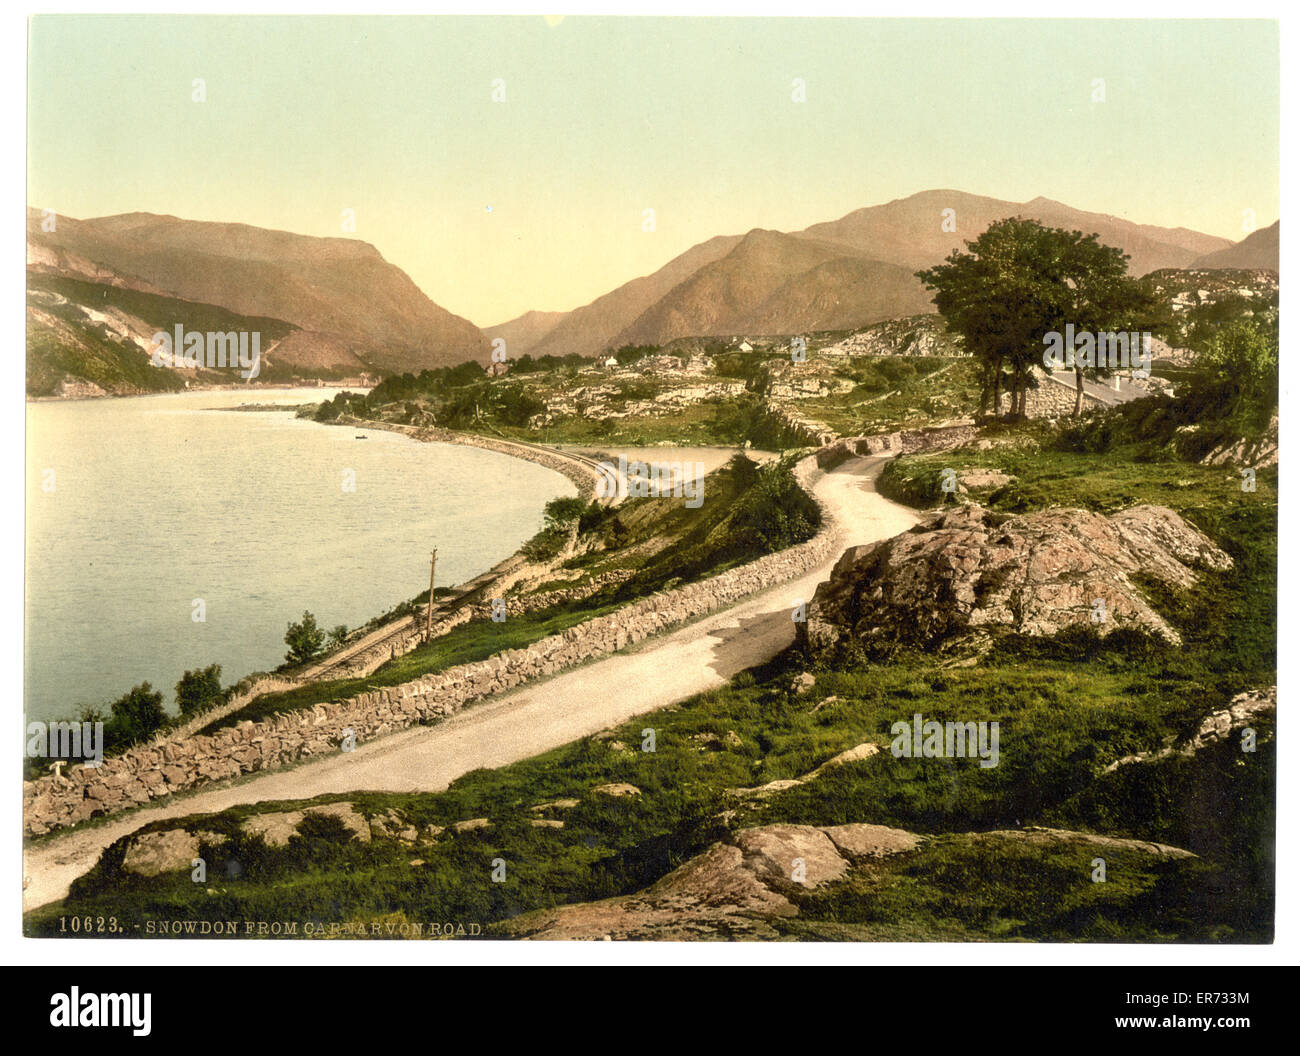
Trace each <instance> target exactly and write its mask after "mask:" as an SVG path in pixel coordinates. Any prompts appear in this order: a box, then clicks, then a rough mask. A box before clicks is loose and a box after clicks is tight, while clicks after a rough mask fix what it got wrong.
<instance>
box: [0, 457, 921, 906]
mask: <svg viewBox="0 0 1300 1056" xmlns="http://www.w3.org/2000/svg"><path fill="white" fill-rule="evenodd" d="M886 461H887V459H884V458H858V459H852V460H850V461H849V462H846V463H844V464H843V465H841V466H840V467H838V468H837V469H836V470H834V471H833V472H831V473H828V474H827V475H826V476H824V477H822V478H821V479H820V480H819V481H818V482H817V484H816V485H815V490H816V492H817V494H818V497H819V498H821V500H822V501H823V502H824V503H826V505H827V506H828V507H829V508H830V509H831V511H832V513H833V514H834V516H835V517H836V518H837V520H838V522H839V530H840V532H841V534H842V537H843V546H837V547H835V548H834V549H833V551H832V555H833V556H832V558H831V559H830V560H829V561H827V562H825V563H824V564H822V565H820V566H818V567H817V568H814V569H812V570H811V571H809V572H807V573H805V574H804V575H803V576H801V577H800V578H798V579H796V580H794V581H792V582H790V583H785V584H782V585H780V586H776V587H772V588H770V589H769V590H766V591H764V592H762V593H760V594H755V595H753V596H752V597H749V598H746V599H745V600H744V601H742V602H740V603H739V604H737V605H734V606H732V607H731V608H729V609H725V610H723V611H721V612H717V613H713V614H712V615H710V616H707V617H705V618H704V619H702V620H699V621H696V622H695V623H692V624H689V625H687V626H685V627H682V628H680V629H678V630H676V631H673V632H671V633H669V634H666V635H662V636H660V637H657V638H654V639H651V640H649V641H647V642H645V643H643V644H642V645H641V646H640V647H639V648H638V649H636V650H635V651H632V652H624V653H618V654H615V655H613V656H609V657H606V658H605V659H603V660H597V661H595V662H593V663H590V664H587V665H586V666H584V667H579V668H575V669H573V670H571V671H567V672H563V673H561V674H558V675H556V676H554V677H553V678H550V679H548V680H546V681H545V682H538V683H534V684H531V685H527V686H521V687H520V688H518V689H516V690H512V691H511V692H509V693H505V694H502V695H500V696H497V697H494V698H492V699H489V700H484V701H481V702H479V703H476V704H474V705H472V706H471V707H469V708H466V709H465V710H464V711H462V712H460V713H458V714H457V715H454V716H453V717H452V718H450V719H448V720H446V721H445V722H442V723H440V724H438V725H437V726H417V727H413V728H411V729H408V730H404V731H402V732H400V733H395V734H392V735H390V736H388V737H384V738H381V739H380V740H377V741H371V742H369V743H366V744H362V745H360V746H358V748H357V749H356V751H354V752H351V753H349V754H347V755H342V754H340V755H336V756H331V757H329V758H327V759H323V760H321V761H319V762H314V763H309V764H306V765H303V766H300V767H296V768H294V769H292V770H284V771H269V772H266V773H264V774H259V775H257V776H255V777H252V778H249V779H246V780H244V781H242V782H241V783H238V784H234V785H228V786H224V787H218V788H213V789H211V790H210V791H207V792H200V793H197V794H195V795H191V796H186V797H183V798H181V799H179V800H177V801H175V802H173V803H169V804H165V805H162V806H159V807H153V808H148V809H145V810H141V811H137V812H136V813H133V814H131V815H128V816H125V817H123V818H120V819H118V820H115V821H110V822H107V823H105V824H103V825H100V826H96V827H94V828H90V829H85V830H81V831H78V832H72V833H69V834H67V835H66V836H63V837H56V838H55V839H53V840H51V841H49V842H47V843H45V844H42V845H41V846H39V847H37V848H35V849H33V850H30V851H28V852H27V853H26V855H25V869H24V876H26V877H30V878H31V881H30V884H29V885H28V887H27V889H26V890H25V891H24V893H23V908H24V909H31V908H34V907H36V906H40V905H44V904H45V903H47V902H52V901H55V900H57V899H60V898H62V897H63V896H64V895H66V894H67V890H68V885H69V884H70V883H71V882H72V880H73V879H75V878H76V877H78V876H80V875H81V874H82V873H84V872H86V871H87V870H88V869H89V868H90V867H91V866H92V865H93V864H94V862H95V860H96V858H98V856H99V854H100V852H101V851H102V850H103V849H104V848H105V847H107V846H108V845H109V844H110V843H112V842H113V841H114V840H116V839H118V838H120V837H122V836H125V835H126V834H127V833H129V832H132V831H134V830H135V829H137V828H139V827H140V826H141V825H144V824H146V823H148V822H151V821H157V820H159V819H162V818H172V817H181V816H184V815H187V814H197V813H208V812H214V811H220V810H225V809H226V808H227V807H231V806H234V805H236V804H239V803H257V802H261V801H264V800H275V799H309V798H311V797H312V796H318V795H321V794H323V793H326V792H355V791H359V790H371V791H392V792H413V791H420V792H438V791H441V790H442V789H445V788H446V787H447V786H448V785H449V784H450V783H451V782H452V781H454V780H455V779H456V778H457V777H460V776H461V775H462V774H465V773H468V772H469V771H471V770H477V769H480V768H484V767H487V768H491V767H499V766H505V765H507V764H509V763H514V762H518V761H519V760H521V759H527V758H529V757H531V756H534V755H537V754H538V753H540V752H544V751H548V750H550V749H552V748H557V747H559V746H560V745H563V744H567V743H569V742H570V741H573V740H576V739H578V738H580V737H585V736H588V735H589V734H593V733H597V732H599V731H600V730H603V729H606V728H607V727H610V726H615V725H618V724H619V723H622V722H625V721H627V720H628V719H630V718H632V717H633V716H636V715H639V714H643V713H645V712H649V711H654V710H655V709H656V708H661V707H663V706H664V705H666V704H670V703H672V702H673V701H676V700H681V699H683V698H685V697H689V696H692V695H694V694H696V693H700V692H703V691H704V690H707V689H711V688H713V687H715V686H719V685H722V684H723V683H725V682H726V681H727V680H728V679H730V678H731V676H733V675H734V674H736V673H737V672H739V671H743V670H744V669H745V668H747V667H752V666H754V665H755V664H758V663H762V662H763V661H765V660H768V659H770V658H771V657H772V656H774V655H775V654H776V653H778V652H780V651H781V650H782V649H784V648H785V647H786V646H787V645H789V644H790V643H791V642H792V641H793V640H794V623H793V621H792V620H791V611H792V610H793V608H794V607H795V605H796V604H798V602H800V601H808V600H811V598H812V595H813V592H814V591H815V590H816V589H817V585H818V584H819V583H820V582H822V580H824V579H825V578H826V577H827V576H828V575H829V573H830V570H831V567H832V566H833V565H834V563H835V561H836V560H837V559H838V558H839V555H840V553H841V552H842V550H843V548H844V547H848V546H857V545H861V544H863V543H869V542H875V541H876V540H879V539H886V538H889V537H890V536H893V535H897V534H898V533H899V532H903V531H906V530H907V529H908V528H910V527H911V526H912V525H913V524H915V523H916V519H917V518H916V515H915V514H914V513H913V511H911V510H909V509H907V508H906V507H904V506H899V505H897V504H896V503H893V502H890V501H889V500H887V499H885V498H883V497H882V496H880V495H878V494H877V493H876V490H875V480H876V477H877V476H878V475H879V472H880V470H881V468H882V467H883V465H884V463H885V462H886Z"/></svg>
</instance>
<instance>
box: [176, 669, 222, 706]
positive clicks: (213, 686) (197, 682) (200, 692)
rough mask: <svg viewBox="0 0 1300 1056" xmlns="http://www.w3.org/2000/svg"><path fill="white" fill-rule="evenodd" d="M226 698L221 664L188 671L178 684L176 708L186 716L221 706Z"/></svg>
mask: <svg viewBox="0 0 1300 1056" xmlns="http://www.w3.org/2000/svg"><path fill="white" fill-rule="evenodd" d="M224 697H225V693H224V692H223V691H222V689H221V665H220V664H209V665H208V666H207V667H204V668H196V669H195V670H193V671H186V672H185V674H183V675H181V680H180V681H179V682H177V683H176V706H177V707H178V708H179V709H180V713H181V714H182V715H184V716H190V715H197V714H199V713H200V712H203V711H207V710H208V709H209V708H211V707H213V706H215V705H216V704H219V703H220V702H221V700H222V699H223V698H224Z"/></svg>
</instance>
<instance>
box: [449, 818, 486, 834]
mask: <svg viewBox="0 0 1300 1056" xmlns="http://www.w3.org/2000/svg"><path fill="white" fill-rule="evenodd" d="M491 824H492V822H491V821H489V820H488V819H487V818H470V819H469V820H467V821H458V822H456V823H455V824H453V825H452V827H451V829H452V831H453V832H474V831H476V830H477V829H486V828H487V827H488V826H490V825H491Z"/></svg>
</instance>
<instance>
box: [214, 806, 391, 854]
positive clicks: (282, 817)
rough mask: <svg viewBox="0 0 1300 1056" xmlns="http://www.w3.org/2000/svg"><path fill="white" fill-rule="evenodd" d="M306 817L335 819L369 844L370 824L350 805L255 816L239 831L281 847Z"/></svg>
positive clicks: (294, 833)
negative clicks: (314, 815)
mask: <svg viewBox="0 0 1300 1056" xmlns="http://www.w3.org/2000/svg"><path fill="white" fill-rule="evenodd" d="M308 814H318V815H325V816H327V817H334V818H338V819H339V820H340V821H341V822H343V825H344V827H345V828H346V829H347V830H348V831H349V832H351V833H352V835H353V836H355V837H356V838H357V839H358V840H360V841H361V842H362V843H369V842H370V825H369V823H368V822H367V821H366V819H365V815H363V814H361V813H360V812H359V811H358V810H357V809H356V807H354V806H353V805H352V804H351V803H328V804H326V805H325V806H323V807H310V808H309V809H307V810H289V811H281V812H276V813H273V814H254V815H253V816H252V817H250V818H245V819H244V821H243V824H242V825H240V828H241V829H243V830H244V831H245V832H247V833H249V834H250V835H255V836H261V837H262V839H263V840H265V841H266V843H267V844H269V845H270V846H272V847H284V846H286V845H287V844H288V843H289V840H290V838H291V837H293V836H296V835H297V834H298V826H299V825H300V824H301V823H302V821H303V819H304V818H305V817H306V816H307V815H308Z"/></svg>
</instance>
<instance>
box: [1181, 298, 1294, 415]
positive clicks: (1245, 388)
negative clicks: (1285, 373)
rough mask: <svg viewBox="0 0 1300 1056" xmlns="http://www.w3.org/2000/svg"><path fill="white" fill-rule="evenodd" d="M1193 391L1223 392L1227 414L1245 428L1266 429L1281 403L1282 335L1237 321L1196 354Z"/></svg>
mask: <svg viewBox="0 0 1300 1056" xmlns="http://www.w3.org/2000/svg"><path fill="white" fill-rule="evenodd" d="M1196 371H1197V375H1198V377H1197V379H1196V381H1195V382H1194V383H1193V386H1192V388H1193V391H1194V392H1196V391H1202V392H1203V391H1207V390H1208V391H1210V392H1214V393H1218V394H1220V397H1221V399H1222V402H1223V407H1224V412H1225V413H1224V417H1225V418H1228V419H1229V420H1235V421H1238V422H1241V424H1242V431H1243V432H1258V431H1260V430H1262V429H1263V427H1264V426H1265V424H1266V423H1267V422H1268V419H1269V417H1270V416H1271V415H1272V413H1273V412H1274V410H1275V409H1276V407H1277V393H1278V336H1277V332H1276V329H1274V330H1273V332H1272V333H1269V332H1268V331H1267V330H1266V329H1263V328H1261V327H1260V326H1258V325H1257V324H1255V323H1252V322H1246V321H1242V320H1238V321H1234V322H1231V323H1229V324H1228V325H1227V326H1225V327H1224V328H1223V329H1222V330H1219V331H1218V332H1217V333H1216V334H1215V335H1214V337H1213V338H1211V339H1210V341H1209V342H1208V344H1207V346H1206V348H1205V351H1203V352H1202V353H1201V354H1200V355H1198V356H1197V357H1196Z"/></svg>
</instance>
